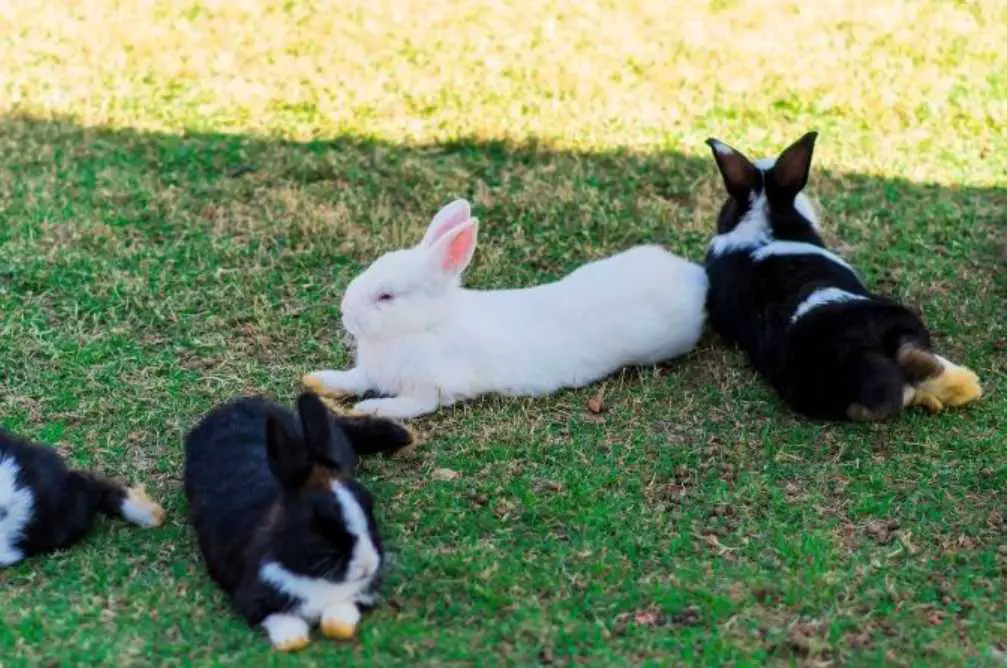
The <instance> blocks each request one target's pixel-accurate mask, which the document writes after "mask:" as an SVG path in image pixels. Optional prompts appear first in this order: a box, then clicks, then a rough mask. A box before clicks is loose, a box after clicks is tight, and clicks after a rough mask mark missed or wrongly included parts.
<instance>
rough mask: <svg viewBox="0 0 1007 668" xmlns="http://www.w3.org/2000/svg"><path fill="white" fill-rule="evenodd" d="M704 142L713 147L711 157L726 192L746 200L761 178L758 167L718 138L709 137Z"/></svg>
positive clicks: (735, 197)
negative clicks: (715, 162) (718, 170)
mask: <svg viewBox="0 0 1007 668" xmlns="http://www.w3.org/2000/svg"><path fill="white" fill-rule="evenodd" d="M706 144H707V146H709V147H710V148H711V149H713V159H714V160H716V161H717V168H718V169H720V175H721V176H722V177H723V178H724V187H725V188H727V192H728V193H730V195H731V197H733V198H734V199H736V200H741V201H745V200H747V199H748V194H749V193H750V192H752V191H753V190H755V188H757V187H758V186H759V183H760V180H761V179H762V175H761V173H760V172H759V169H758V168H757V167H756V166H755V165H753V164H752V161H751V160H749V159H748V158H746V157H745V156H744V155H743V154H742V153H741V152H740V151H737V150H735V149H734V148H732V147H730V146H728V145H727V144H725V143H724V142H722V141H720V140H719V139H713V138H712V137H711V138H710V139H707V140H706Z"/></svg>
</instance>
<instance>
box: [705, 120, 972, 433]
mask: <svg viewBox="0 0 1007 668" xmlns="http://www.w3.org/2000/svg"><path fill="white" fill-rule="evenodd" d="M816 136H817V134H816V133H814V132H809V133H808V134H806V135H804V136H803V137H801V138H800V139H799V140H798V141H797V142H795V143H794V144H792V145H791V146H789V147H788V148H787V149H786V150H784V151H783V152H782V153H781V154H780V156H779V157H778V158H777V159H776V160H760V161H758V162H755V163H753V162H751V161H749V159H748V158H746V157H745V156H744V155H742V154H741V153H740V152H739V151H737V150H735V149H734V148H732V147H730V146H728V145H727V144H724V143H723V142H721V141H718V140H716V139H709V140H707V144H709V146H710V147H711V148H712V149H713V157H714V158H715V159H716V161H717V166H718V168H719V169H720V173H721V176H723V179H724V185H725V186H726V188H727V193H728V195H729V197H728V199H727V202H726V203H725V204H724V205H723V207H722V208H721V210H720V215H719V218H718V220H717V234H716V236H714V237H713V240H712V241H711V243H710V246H709V249H708V252H707V256H706V269H707V273H708V275H709V279H710V290H709V294H708V300H707V309H708V312H709V320H710V322H711V324H712V326H713V328H714V329H715V330H716V331H717V332H718V333H719V334H720V335H721V336H723V337H724V338H725V339H727V340H728V341H729V342H732V343H734V344H737V345H739V346H740V347H741V348H742V349H744V350H745V352H746V353H748V357H749V359H750V360H751V362H752V364H753V365H754V366H755V368H756V369H757V370H758V371H759V372H760V373H761V374H762V375H763V376H765V377H766V378H767V379H768V380H769V382H770V383H771V384H772V385H773V387H774V388H776V390H777V392H779V393H780V394H781V395H782V396H783V398H784V399H785V400H786V401H787V402H788V403H789V404H790V405H791V406H792V407H793V408H794V409H795V410H797V411H798V412H800V413H803V414H805V415H807V416H810V417H815V418H823V419H852V420H883V419H886V418H888V417H890V416H892V415H894V414H896V413H898V412H899V411H900V410H901V409H902V408H903V407H904V406H908V405H911V404H919V405H923V406H925V407H927V408H929V409H930V410H933V411H937V410H940V409H942V408H943V407H944V406H945V405H949V406H960V405H962V404H966V403H968V402H970V401H973V400H975V399H977V398H978V397H979V396H980V395H981V393H982V390H981V388H980V385H979V379H978V377H977V376H976V374H974V373H973V372H972V371H970V370H969V369H966V368H964V367H961V366H957V365H955V364H952V363H951V362H949V361H948V360H946V359H944V358H943V357H940V356H939V355H936V354H934V353H933V352H932V351H931V350H930V334H929V332H928V331H927V328H926V326H925V325H924V324H923V322H922V321H921V320H920V319H919V318H918V317H917V316H916V315H915V314H914V313H913V312H912V311H910V310H909V309H907V308H905V307H904V306H902V305H900V304H898V303H896V302H895V301H893V300H891V299H888V298H886V297H883V296H880V295H877V294H874V293H872V292H871V291H870V290H868V289H867V287H866V286H865V285H864V283H863V281H862V280H861V278H860V276H859V275H858V274H857V272H856V271H855V270H854V269H853V267H851V266H850V265H849V264H848V263H847V262H846V261H845V260H843V259H842V258H840V257H839V256H838V255H836V254H835V253H833V252H831V251H829V250H828V249H826V248H825V244H824V243H823V241H822V238H821V236H819V233H818V218H817V216H816V214H815V211H814V209H813V208H812V206H811V203H810V202H809V201H808V199H807V197H806V196H805V195H804V194H803V193H802V191H803V190H804V187H805V185H806V184H807V181H808V174H809V171H810V168H811V156H812V153H813V151H814V146H815V138H816Z"/></svg>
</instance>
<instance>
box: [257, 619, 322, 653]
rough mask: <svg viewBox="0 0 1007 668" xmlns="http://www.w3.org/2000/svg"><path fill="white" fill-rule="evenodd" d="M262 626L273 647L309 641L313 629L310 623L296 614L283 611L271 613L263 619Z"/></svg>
mask: <svg viewBox="0 0 1007 668" xmlns="http://www.w3.org/2000/svg"><path fill="white" fill-rule="evenodd" d="M262 628H264V629H265V630H266V635H268V636H269V642H270V644H272V646H273V647H282V646H284V645H288V644H290V643H293V642H300V641H307V639H308V634H309V633H310V631H311V629H309V628H308V623H307V622H306V621H304V620H303V619H301V618H300V617H298V616H296V615H288V614H285V613H282V612H278V613H274V614H272V615H269V616H268V617H266V618H265V619H264V620H262Z"/></svg>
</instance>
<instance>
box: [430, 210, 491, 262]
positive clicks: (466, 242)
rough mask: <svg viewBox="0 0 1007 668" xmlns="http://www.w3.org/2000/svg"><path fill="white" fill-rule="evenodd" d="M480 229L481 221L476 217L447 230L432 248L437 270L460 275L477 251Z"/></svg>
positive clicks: (431, 251)
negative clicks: (477, 236)
mask: <svg viewBox="0 0 1007 668" xmlns="http://www.w3.org/2000/svg"><path fill="white" fill-rule="evenodd" d="M478 231H479V221H478V220H476V219H475V218H469V219H468V220H466V221H464V222H463V223H461V224H460V225H457V226H455V227H453V228H451V229H450V230H448V231H446V232H445V233H444V234H443V235H442V236H441V237H440V238H439V239H438V240H437V241H436V242H435V243H434V245H433V246H431V248H430V255H431V258H432V259H433V262H434V266H436V268H437V271H439V272H442V273H444V274H447V275H448V276H458V275H459V274H461V273H462V272H463V271H465V267H467V266H469V262H471V261H472V255H473V254H474V253H475V251H476V235H477V232H478Z"/></svg>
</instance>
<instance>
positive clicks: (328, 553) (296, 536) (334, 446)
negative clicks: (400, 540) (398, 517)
mask: <svg viewBox="0 0 1007 668" xmlns="http://www.w3.org/2000/svg"><path fill="white" fill-rule="evenodd" d="M297 411H298V415H299V418H300V430H299V431H297V432H294V431H292V430H291V426H292V425H291V423H289V422H288V421H285V420H283V419H280V418H278V417H276V416H274V415H270V416H268V417H267V418H266V454H267V459H268V462H269V468H270V471H271V472H272V474H273V477H274V478H275V479H276V481H277V483H278V485H279V487H280V489H281V497H280V502H279V503H278V504H277V505H276V506H274V508H273V509H272V511H271V512H270V514H269V522H270V527H269V529H270V530H271V532H272V536H273V540H272V541H271V542H272V546H271V549H272V552H273V554H274V556H275V557H276V559H277V560H278V561H279V562H280V563H281V564H283V566H285V567H286V568H287V569H289V570H291V571H293V572H296V573H299V574H302V575H307V576H312V577H319V578H325V579H329V580H336V581H363V580H371V579H373V578H374V577H375V576H376V575H377V572H378V569H379V567H380V565H381V547H380V542H379V539H378V536H377V530H376V524H375V521H374V515H373V505H374V504H373V500H372V498H371V496H370V494H369V493H368V492H367V490H366V489H364V487H363V486H361V485H360V484H358V483H357V482H356V481H355V480H354V479H353V472H354V467H355V463H356V455H355V453H354V452H353V449H352V447H351V445H350V444H349V441H348V440H347V438H346V436H345V434H344V433H343V432H342V430H341V429H340V428H339V426H338V425H337V424H336V422H335V420H334V418H333V415H332V413H331V412H330V411H329V410H328V408H326V407H325V404H323V403H322V401H321V399H319V398H318V396H317V395H314V394H312V393H304V394H302V395H301V396H300V397H299V398H298V400H297ZM294 426H296V425H294Z"/></svg>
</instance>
